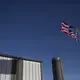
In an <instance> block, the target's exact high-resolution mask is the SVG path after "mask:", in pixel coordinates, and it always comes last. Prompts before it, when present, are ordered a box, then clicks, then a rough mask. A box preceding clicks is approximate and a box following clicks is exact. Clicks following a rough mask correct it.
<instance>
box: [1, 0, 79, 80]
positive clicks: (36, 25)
mask: <svg viewBox="0 0 80 80" xmlns="http://www.w3.org/2000/svg"><path fill="white" fill-rule="evenodd" d="M67 2H69V1H68V0H67ZM73 2H74V1H73ZM63 3H64V4H63ZM62 20H64V21H66V22H68V23H69V24H70V25H72V26H74V27H80V4H68V3H65V2H62V4H61V2H60V3H58V4H57V2H55V1H54V3H53V2H52V1H51V2H50V1H47V0H45V1H44V0H43V1H42V0H40V1H38V0H37V1H35V0H32V1H31V0H30V1H27V0H25V1H24V0H18V1H17V0H13V1H12V0H2V1H1V0H0V52H4V53H8V54H10V55H14V56H22V57H26V58H32V59H38V60H42V61H43V80H53V79H52V67H51V59H52V57H54V56H60V57H61V59H62V61H63V70H64V80H79V79H80V43H77V42H76V41H75V40H73V39H72V38H71V37H69V36H67V35H65V34H64V33H62V32H60V30H59V28H60V22H61V21H62Z"/></svg>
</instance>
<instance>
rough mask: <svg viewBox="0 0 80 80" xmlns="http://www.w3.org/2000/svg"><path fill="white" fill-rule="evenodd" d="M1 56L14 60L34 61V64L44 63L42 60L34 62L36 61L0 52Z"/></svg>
mask: <svg viewBox="0 0 80 80" xmlns="http://www.w3.org/2000/svg"><path fill="white" fill-rule="evenodd" d="M0 56H2V57H9V58H14V59H21V60H28V61H33V62H40V63H42V62H43V61H40V60H34V59H30V58H24V57H20V56H13V55H9V54H4V53H2V52H0Z"/></svg>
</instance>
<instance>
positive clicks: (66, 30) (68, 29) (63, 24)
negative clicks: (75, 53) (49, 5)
mask: <svg viewBox="0 0 80 80" xmlns="http://www.w3.org/2000/svg"><path fill="white" fill-rule="evenodd" d="M60 30H61V31H62V32H64V33H66V34H68V35H69V36H71V37H72V38H73V39H75V40H78V38H77V34H76V33H77V32H76V28H74V27H72V26H69V25H68V24H67V23H66V22H64V21H62V22H61V25H60Z"/></svg>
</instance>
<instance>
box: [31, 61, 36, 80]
mask: <svg viewBox="0 0 80 80" xmlns="http://www.w3.org/2000/svg"><path fill="white" fill-rule="evenodd" d="M32 64H33V68H32V69H33V80H36V79H35V76H36V74H35V73H36V72H35V71H36V67H35V62H33V63H32Z"/></svg>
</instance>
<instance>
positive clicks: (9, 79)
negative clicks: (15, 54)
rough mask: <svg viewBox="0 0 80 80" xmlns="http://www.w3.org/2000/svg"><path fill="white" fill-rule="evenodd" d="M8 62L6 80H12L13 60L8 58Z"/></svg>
mask: <svg viewBox="0 0 80 80" xmlns="http://www.w3.org/2000/svg"><path fill="white" fill-rule="evenodd" d="M7 60H8V61H7V72H6V73H7V74H6V80H11V68H12V58H7Z"/></svg>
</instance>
